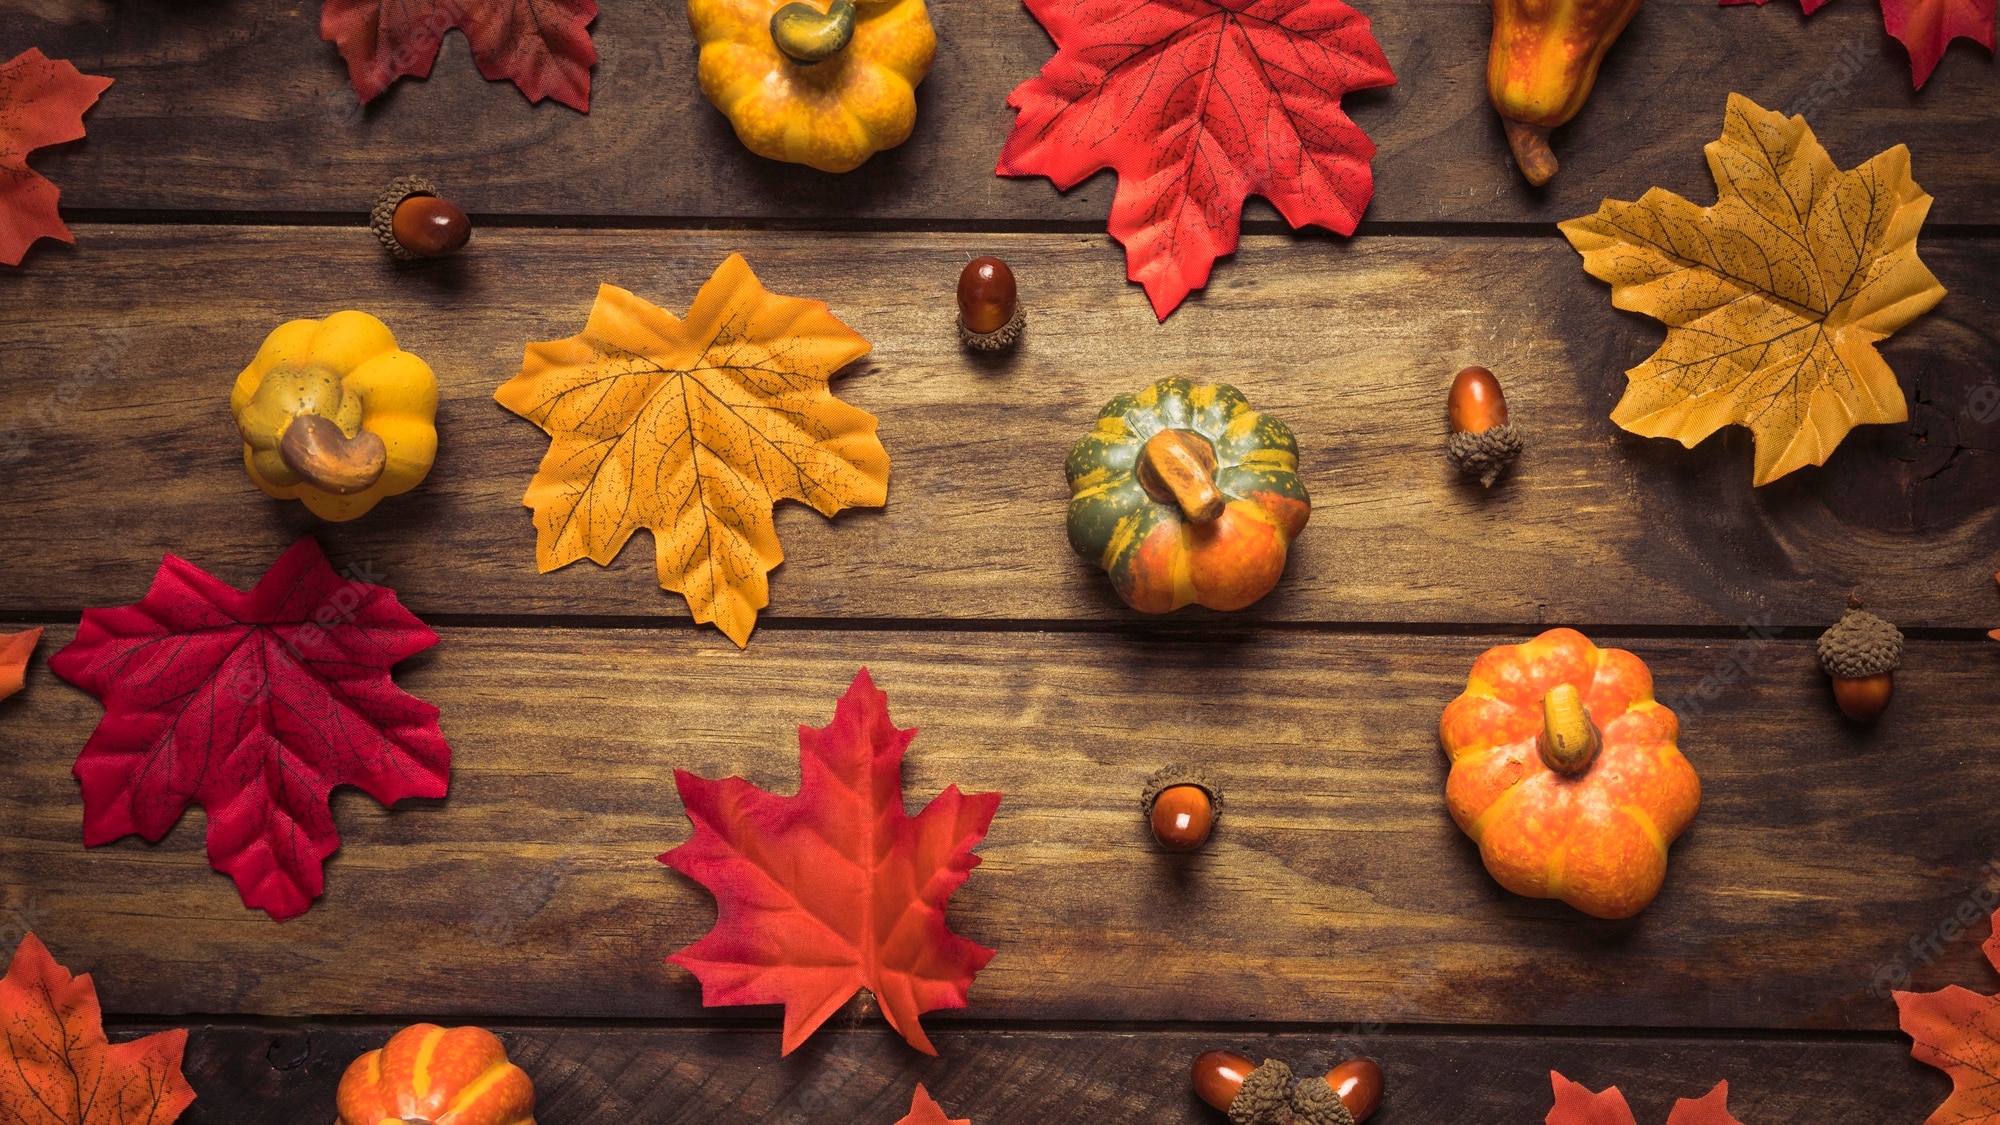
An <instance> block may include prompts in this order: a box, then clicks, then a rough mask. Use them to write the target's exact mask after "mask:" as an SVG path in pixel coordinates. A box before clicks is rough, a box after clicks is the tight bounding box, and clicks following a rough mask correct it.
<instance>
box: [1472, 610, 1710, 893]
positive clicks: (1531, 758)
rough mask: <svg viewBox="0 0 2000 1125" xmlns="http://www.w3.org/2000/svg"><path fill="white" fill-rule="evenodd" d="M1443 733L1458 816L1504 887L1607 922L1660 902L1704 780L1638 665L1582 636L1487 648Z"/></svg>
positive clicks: (1549, 636) (1556, 635) (1562, 632)
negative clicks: (1673, 852) (1674, 847)
mask: <svg viewBox="0 0 2000 1125" xmlns="http://www.w3.org/2000/svg"><path fill="white" fill-rule="evenodd" d="M1438 734H1439V738H1440V739H1441V740H1442V741H1443V743H1444V750H1445V753H1446V755H1448V756H1449V757H1450V758H1451V776H1450V778H1448V779H1447V780H1446V782H1445V804H1446V805H1447V806H1448V807H1449V808H1450V810H1451V818H1452V819H1453V820H1455V821H1457V822H1458V826H1459V827H1460V828H1461V829H1464V830H1465V834H1466V835H1467V836H1470V837H1472V840H1473V842H1474V843H1476V844H1478V845H1479V856H1480V858H1481V859H1482V860H1484V861H1485V862H1486V870H1487V871H1489V872H1491V873H1492V875H1493V877H1494V878H1495V879H1497V880H1499V882H1500V885H1501V886H1503V887H1505V888H1507V889H1508V890H1510V891H1513V892H1514V893H1515V894H1518V895H1527V896H1528V897H1530V898H1559V899H1561V900H1563V901H1564V902H1566V903H1569V904H1570V905H1571V906H1574V907H1576V908H1577V909H1578V910H1581V911H1583V912H1584V913H1585V914H1590V915H1593V916H1595V917H1598V918H1630V917H1631V916H1632V915H1634V914H1637V913H1639V912H1640V911H1641V910H1644V909H1645V908H1646V905H1647V904H1648V903H1650V902H1652V901H1653V897H1654V896H1655V895H1657V894H1659V893H1660V885H1661V883H1663V882H1664V881H1665V880H1666V877H1667V847H1668V845H1670V844H1672V843H1673V842H1674V838H1675V837H1677V836H1679V835H1680V834H1681V832H1682V831H1683V830H1685V829H1686V828H1687V826H1688V824H1689V823H1690V822H1691V821H1693V820H1694V814H1695V810H1696V809H1698V808H1700V807H1701V781H1700V779H1699V778H1697V777H1696V776H1695V772H1694V767H1693V766H1691V765H1689V764H1688V760H1687V759H1686V758H1684V757H1682V756H1681V752H1680V749H1679V747H1677V746H1675V745H1674V740H1675V738H1676V737H1678V736H1679V734H1680V721H1679V720H1678V719H1676V718H1674V713H1673V712H1672V711H1670V710H1668V709H1667V708H1666V707H1665V706H1663V705H1661V704H1660V703H1658V702H1656V701H1655V700H1654V699H1653V676H1652V673H1651V672H1649V671H1647V669H1646V665H1645V663H1644V662H1643V661H1641V660H1640V659H1639V658H1638V657H1636V656H1634V655H1632V654H1631V653H1629V652H1626V651H1624V650H1623V649H1616V648H1598V647H1597V646H1596V645H1594V644H1591V643H1590V641H1589V639H1587V638H1586V637H1584V635H1583V634H1582V633H1579V632H1577V631H1576V630H1574V629H1551V630H1549V631H1548V632H1546V633H1543V634H1542V635H1541V636H1539V637H1536V638H1535V639H1534V640H1532V641H1529V642H1527V643H1526V644H1518V645H1501V646H1500V647H1498V648H1492V649H1488V650H1487V651H1486V652H1485V654H1484V655H1482V656H1481V657H1480V658H1479V659H1478V661H1476V662H1475V663H1474V664H1473V665H1472V676H1471V678H1470V679H1469V680H1468V681H1467V682H1466V685H1465V694H1463V695H1461V696H1459V697H1458V698H1457V699H1454V700H1452V702H1451V705H1450V706H1449V707H1446V708H1445V709H1444V718H1443V720H1442V721H1441V722H1440V723H1439V725H1438Z"/></svg>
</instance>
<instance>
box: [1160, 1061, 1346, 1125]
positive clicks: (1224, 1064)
mask: <svg viewBox="0 0 2000 1125" xmlns="http://www.w3.org/2000/svg"><path fill="white" fill-rule="evenodd" d="M1192 1077H1193V1079H1194V1092H1195V1094H1196V1095H1197V1096H1198V1097H1200V1098H1201V1100H1202V1101H1204V1102H1207V1103H1208V1104H1209V1105H1211V1106H1214V1107H1215V1108H1216V1109H1219V1110H1221V1111H1223V1112H1224V1113H1227V1114H1228V1115H1229V1120H1230V1121H1231V1122H1234V1123H1235V1125H1358V1123H1359V1122H1362V1121H1366V1120H1368V1118H1369V1117H1370V1116H1371V1115H1372V1114H1374V1112H1375V1108H1376V1107H1377V1106H1379V1105H1381V1104H1382V1068H1381V1067H1380V1066H1378V1065H1376V1063H1375V1060H1373V1059H1348V1060H1347V1061H1346V1062H1343V1063H1341V1064H1340V1065H1339V1066H1336V1067H1334V1068H1333V1069H1332V1070H1330V1071H1327V1073H1326V1077H1324V1078H1306V1079H1301V1080H1299V1081H1297V1082H1294V1081H1293V1079H1292V1068H1291V1067H1289V1066H1286V1065H1285V1064H1284V1063H1282V1062H1279V1061H1277V1060H1275V1059H1265V1060H1264V1065H1262V1066H1253V1065H1252V1064H1251V1062H1250V1060H1249V1058H1247V1057H1245V1056H1243V1055H1239V1054H1237V1053H1236V1052H1235V1051H1206V1052H1203V1053H1202V1054H1201V1055H1200V1056H1198V1057H1197V1058H1196V1059H1195V1060H1194V1071H1193V1075H1192Z"/></svg>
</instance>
